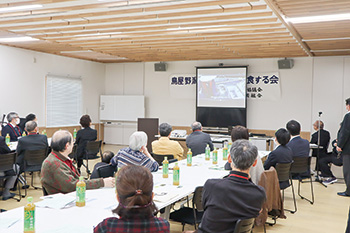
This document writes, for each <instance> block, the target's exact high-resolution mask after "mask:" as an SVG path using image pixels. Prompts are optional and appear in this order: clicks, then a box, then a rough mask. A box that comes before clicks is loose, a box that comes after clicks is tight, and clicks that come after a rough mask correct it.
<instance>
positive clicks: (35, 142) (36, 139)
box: [16, 121, 49, 172]
mask: <svg viewBox="0 0 350 233" xmlns="http://www.w3.org/2000/svg"><path fill="white" fill-rule="evenodd" d="M25 130H26V131H27V132H28V135H27V136H25V137H21V138H20V139H19V140H18V145H17V155H18V156H17V161H16V163H17V164H18V165H20V167H21V168H20V171H21V172H22V171H23V169H24V161H23V159H24V153H25V152H26V151H27V150H41V149H45V148H48V147H49V145H48V142H47V137H46V135H43V134H39V132H38V125H37V123H36V122H35V121H28V122H27V123H26V124H25Z"/></svg>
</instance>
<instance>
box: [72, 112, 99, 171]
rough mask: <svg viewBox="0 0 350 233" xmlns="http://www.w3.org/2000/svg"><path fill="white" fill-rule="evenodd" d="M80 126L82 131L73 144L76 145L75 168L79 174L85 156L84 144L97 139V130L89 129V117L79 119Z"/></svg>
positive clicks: (84, 116) (78, 133)
mask: <svg viewBox="0 0 350 233" xmlns="http://www.w3.org/2000/svg"><path fill="white" fill-rule="evenodd" d="M80 124H81V126H82V127H83V129H81V130H79V131H78V132H77V138H76V141H75V144H77V145H78V148H77V167H78V171H79V173H80V168H81V165H82V164H83V159H84V157H85V155H86V144H87V142H90V141H95V140H96V139H97V130H95V129H91V128H90V126H91V118H90V116H89V115H83V116H82V117H81V118H80Z"/></svg>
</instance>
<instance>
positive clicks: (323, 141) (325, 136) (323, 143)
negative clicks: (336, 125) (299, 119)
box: [310, 120, 331, 158]
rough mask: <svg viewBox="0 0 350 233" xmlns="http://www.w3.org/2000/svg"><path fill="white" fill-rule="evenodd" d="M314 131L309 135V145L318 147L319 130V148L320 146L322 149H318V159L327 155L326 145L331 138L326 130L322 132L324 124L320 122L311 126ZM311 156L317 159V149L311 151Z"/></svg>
mask: <svg viewBox="0 0 350 233" xmlns="http://www.w3.org/2000/svg"><path fill="white" fill-rule="evenodd" d="M313 127H314V130H315V131H316V132H315V133H313V134H312V135H311V140H310V143H312V144H316V145H318V130H320V144H319V145H320V146H322V149H320V158H321V157H324V156H326V155H327V151H328V145H329V141H330V139H331V136H330V134H329V132H328V131H327V130H324V129H323V128H324V124H323V122H322V121H318V120H317V121H315V123H314V124H313ZM312 156H313V157H317V149H313V150H312Z"/></svg>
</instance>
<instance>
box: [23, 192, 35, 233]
mask: <svg viewBox="0 0 350 233" xmlns="http://www.w3.org/2000/svg"><path fill="white" fill-rule="evenodd" d="M27 201H28V202H27V204H26V205H25V206H24V228H23V229H24V232H25V233H34V232H35V204H34V203H33V197H28V198H27Z"/></svg>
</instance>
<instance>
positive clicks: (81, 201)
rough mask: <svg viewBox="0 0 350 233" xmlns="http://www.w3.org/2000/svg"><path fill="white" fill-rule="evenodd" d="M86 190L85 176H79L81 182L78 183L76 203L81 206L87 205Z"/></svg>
mask: <svg viewBox="0 0 350 233" xmlns="http://www.w3.org/2000/svg"><path fill="white" fill-rule="evenodd" d="M85 190H86V184H85V181H84V177H82V176H80V177H79V182H78V183H77V185H76V200H75V205H76V206H79V207H83V206H85Z"/></svg>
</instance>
